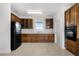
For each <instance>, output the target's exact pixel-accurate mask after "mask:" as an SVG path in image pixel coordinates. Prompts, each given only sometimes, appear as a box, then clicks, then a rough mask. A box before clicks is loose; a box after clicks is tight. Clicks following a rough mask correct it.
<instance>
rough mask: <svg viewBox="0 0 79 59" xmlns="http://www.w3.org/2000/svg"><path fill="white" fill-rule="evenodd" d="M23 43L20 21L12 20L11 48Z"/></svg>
mask: <svg viewBox="0 0 79 59" xmlns="http://www.w3.org/2000/svg"><path fill="white" fill-rule="evenodd" d="M20 45H21V26H20V23H19V22H11V50H15V49H17V48H18V47H19V46H20Z"/></svg>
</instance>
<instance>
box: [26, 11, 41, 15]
mask: <svg viewBox="0 0 79 59" xmlns="http://www.w3.org/2000/svg"><path fill="white" fill-rule="evenodd" d="M27 13H28V14H42V11H41V10H27Z"/></svg>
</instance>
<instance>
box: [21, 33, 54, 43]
mask: <svg viewBox="0 0 79 59" xmlns="http://www.w3.org/2000/svg"><path fill="white" fill-rule="evenodd" d="M21 37H22V42H54V34H22V35H21Z"/></svg>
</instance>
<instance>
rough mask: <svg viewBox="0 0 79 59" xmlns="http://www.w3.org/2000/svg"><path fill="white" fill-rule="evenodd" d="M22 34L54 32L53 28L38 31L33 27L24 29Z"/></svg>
mask: <svg viewBox="0 0 79 59" xmlns="http://www.w3.org/2000/svg"><path fill="white" fill-rule="evenodd" d="M21 33H22V34H54V32H53V29H46V30H42V31H37V30H33V29H22V31H21Z"/></svg>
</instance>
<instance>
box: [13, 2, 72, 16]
mask: <svg viewBox="0 0 79 59" xmlns="http://www.w3.org/2000/svg"><path fill="white" fill-rule="evenodd" d="M66 5H71V3H12V4H11V11H12V12H14V13H15V14H17V15H19V16H20V17H30V16H32V17H33V16H37V17H39V16H53V15H54V14H56V13H57V12H58V11H59V9H61V8H62V7H63V6H66ZM27 10H42V14H28V13H27Z"/></svg>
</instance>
